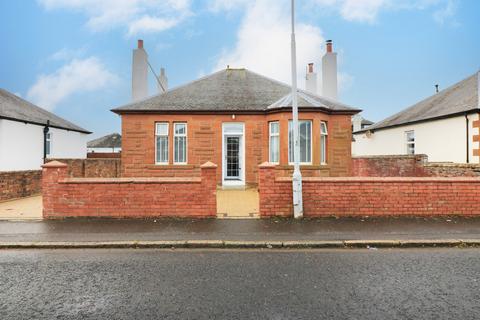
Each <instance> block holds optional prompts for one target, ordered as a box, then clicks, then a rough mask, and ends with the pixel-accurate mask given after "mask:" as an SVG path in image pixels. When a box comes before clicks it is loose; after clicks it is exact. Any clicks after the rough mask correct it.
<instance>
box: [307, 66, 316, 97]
mask: <svg viewBox="0 0 480 320" xmlns="http://www.w3.org/2000/svg"><path fill="white" fill-rule="evenodd" d="M305 89H306V90H307V91H308V92H311V93H313V94H317V73H316V72H313V63H309V64H308V67H307V76H306V78H305Z"/></svg>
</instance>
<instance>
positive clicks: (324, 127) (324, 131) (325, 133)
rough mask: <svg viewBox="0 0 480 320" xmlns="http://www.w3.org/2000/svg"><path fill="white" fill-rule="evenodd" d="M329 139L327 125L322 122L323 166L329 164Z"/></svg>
mask: <svg viewBox="0 0 480 320" xmlns="http://www.w3.org/2000/svg"><path fill="white" fill-rule="evenodd" d="M327 137H328V130H327V123H326V122H320V163H321V164H326V163H327Z"/></svg>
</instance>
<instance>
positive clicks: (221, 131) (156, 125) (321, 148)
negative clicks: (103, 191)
mask: <svg viewBox="0 0 480 320" xmlns="http://www.w3.org/2000/svg"><path fill="white" fill-rule="evenodd" d="M298 105H299V120H300V122H299V131H300V158H301V169H302V172H303V175H304V176H331V177H334V176H348V175H351V170H352V169H351V141H352V132H351V116H352V115H353V114H356V113H358V112H359V111H360V110H358V109H355V108H351V107H349V106H346V105H344V104H342V103H339V102H337V101H333V100H329V99H326V98H324V97H320V96H317V95H314V94H312V93H308V92H306V91H302V90H299V91H298ZM112 111H113V112H115V113H117V114H119V115H120V116H121V118H122V137H123V140H122V161H121V162H122V176H123V177H190V176H192V175H193V176H198V175H200V165H201V164H203V163H205V162H207V161H211V162H214V163H216V164H218V170H217V178H216V179H217V183H218V184H220V185H222V186H227V187H228V186H244V185H250V184H253V185H256V184H257V183H258V166H259V164H261V163H263V162H266V161H267V162H271V163H274V164H275V165H276V166H275V170H276V172H277V173H278V174H279V175H286V174H288V173H290V172H291V170H292V161H293V154H292V149H293V148H292V129H291V127H292V122H291V119H292V114H291V88H290V86H288V85H286V84H283V83H281V82H278V81H275V80H272V79H269V78H267V77H264V76H261V75H259V74H256V73H254V72H252V71H249V70H246V69H231V68H227V69H225V70H221V71H219V72H216V73H214V74H211V75H209V76H206V77H204V78H201V79H198V80H196V81H193V82H191V83H188V84H186V85H183V86H180V87H177V88H174V89H172V90H170V91H168V92H165V93H161V94H159V95H156V96H153V97H150V98H147V99H144V100H141V101H137V102H134V103H131V104H128V105H125V106H122V107H119V108H116V109H113V110H112Z"/></svg>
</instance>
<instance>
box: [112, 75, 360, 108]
mask: <svg viewBox="0 0 480 320" xmlns="http://www.w3.org/2000/svg"><path fill="white" fill-rule="evenodd" d="M290 92H291V87H290V86H289V85H286V84H284V83H281V82H279V81H276V80H273V79H270V78H267V77H265V76H262V75H259V74H257V73H254V72H252V71H249V70H247V69H231V68H227V69H225V70H221V71H218V72H216V73H213V74H211V75H209V76H206V77H203V78H200V79H198V80H195V81H192V82H190V83H188V84H185V85H183V86H179V87H177V88H174V89H172V90H170V91H167V92H166V93H162V94H159V95H155V96H152V97H150V98H147V99H144V100H141V101H138V102H133V103H130V104H127V105H125V106H122V107H118V108H115V109H113V110H112V111H113V112H115V113H119V114H121V113H135V112H138V113H145V112H155V113H156V112H186V113H187V112H212V111H214V112H267V111H270V110H272V109H274V108H275V107H274V106H273V105H274V104H275V103H277V102H279V101H280V100H282V99H283V98H285V99H287V96H288V95H289V94H290ZM298 92H299V107H300V108H302V107H304V108H319V107H320V108H322V109H324V110H325V111H326V112H332V113H335V112H339V113H340V112H343V113H349V114H354V113H357V112H358V111H360V110H358V109H355V108H351V107H349V106H346V105H344V104H342V103H339V102H337V101H332V100H328V99H326V98H322V97H319V96H316V95H313V94H310V93H306V92H304V91H302V90H299V91H298ZM278 107H288V103H287V104H280V105H278Z"/></svg>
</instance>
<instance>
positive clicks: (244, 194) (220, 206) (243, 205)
mask: <svg viewBox="0 0 480 320" xmlns="http://www.w3.org/2000/svg"><path fill="white" fill-rule="evenodd" d="M217 217H218V218H220V219H258V218H259V195H258V190H257V189H256V188H247V189H245V190H243V189H241V190H239V189H221V188H219V189H218V190H217Z"/></svg>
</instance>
